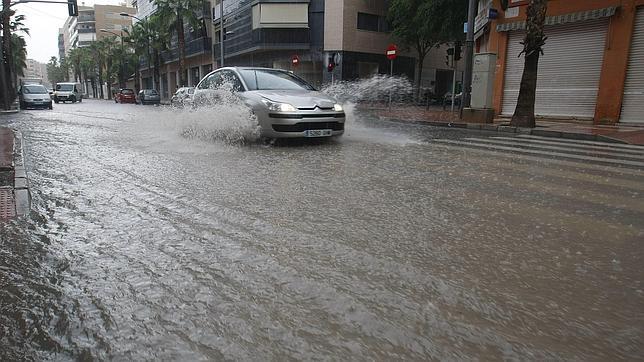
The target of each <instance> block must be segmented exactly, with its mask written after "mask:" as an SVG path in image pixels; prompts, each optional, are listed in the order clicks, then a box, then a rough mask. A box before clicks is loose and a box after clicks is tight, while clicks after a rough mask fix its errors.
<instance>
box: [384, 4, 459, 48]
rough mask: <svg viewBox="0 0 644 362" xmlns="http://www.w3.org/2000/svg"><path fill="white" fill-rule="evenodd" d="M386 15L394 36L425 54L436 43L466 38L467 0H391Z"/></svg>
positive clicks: (436, 44) (405, 44)
mask: <svg viewBox="0 0 644 362" xmlns="http://www.w3.org/2000/svg"><path fill="white" fill-rule="evenodd" d="M387 19H388V21H389V23H390V24H391V26H392V28H393V35H394V38H396V39H398V41H400V42H401V43H402V44H403V45H404V46H407V47H410V48H414V49H415V50H416V51H417V52H418V55H419V56H422V57H424V55H426V54H427V53H428V52H429V50H430V49H431V48H433V47H435V46H438V45H440V44H443V43H448V42H453V41H456V40H462V39H464V34H463V23H464V22H465V21H467V0H456V1H455V0H392V1H391V4H390V6H389V12H388V16H387Z"/></svg>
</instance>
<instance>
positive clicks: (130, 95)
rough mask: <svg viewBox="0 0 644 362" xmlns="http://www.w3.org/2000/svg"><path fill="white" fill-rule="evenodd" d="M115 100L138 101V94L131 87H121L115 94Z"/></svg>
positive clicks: (122, 101)
mask: <svg viewBox="0 0 644 362" xmlns="http://www.w3.org/2000/svg"><path fill="white" fill-rule="evenodd" d="M114 102H116V103H136V95H135V94H134V90H132V89H130V88H122V89H119V91H118V92H116V94H115V95H114Z"/></svg>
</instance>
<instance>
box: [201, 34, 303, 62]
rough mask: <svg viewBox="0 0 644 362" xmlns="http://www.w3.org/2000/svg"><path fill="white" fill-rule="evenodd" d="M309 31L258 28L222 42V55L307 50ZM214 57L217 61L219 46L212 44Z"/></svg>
mask: <svg viewBox="0 0 644 362" xmlns="http://www.w3.org/2000/svg"><path fill="white" fill-rule="evenodd" d="M310 39H311V35H310V30H309V29H308V28H298V29H284V28H260V29H254V30H252V31H251V32H250V34H249V33H244V34H241V35H239V36H236V37H233V38H231V39H227V40H225V41H224V47H225V49H224V53H225V54H226V56H229V55H230V56H233V55H238V54H242V53H244V52H245V51H249V49H255V48H259V49H275V50H278V49H285V50H289V49H308V48H309V47H310V42H311V40H310ZM213 48H214V53H213V54H214V57H215V59H219V57H220V53H221V51H220V47H219V44H218V43H217V44H214V46H213Z"/></svg>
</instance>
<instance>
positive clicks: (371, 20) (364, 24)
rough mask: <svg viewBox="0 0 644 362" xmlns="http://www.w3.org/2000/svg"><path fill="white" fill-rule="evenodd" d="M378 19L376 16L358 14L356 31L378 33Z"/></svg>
mask: <svg viewBox="0 0 644 362" xmlns="http://www.w3.org/2000/svg"><path fill="white" fill-rule="evenodd" d="M379 18H380V17H379V16H378V15H373V14H366V13H358V29H360V30H369V31H378V29H379V27H378V24H379V23H380V20H379Z"/></svg>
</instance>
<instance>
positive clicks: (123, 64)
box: [101, 29, 125, 88]
mask: <svg viewBox="0 0 644 362" xmlns="http://www.w3.org/2000/svg"><path fill="white" fill-rule="evenodd" d="M101 32H103V33H108V34H112V35H114V36H118V37H119V38H121V53H122V54H121V55H122V57H121V76H120V77H119V87H120V88H125V80H124V78H125V62H124V61H123V58H125V47H124V46H123V30H121V35H119V34H116V33H114V32H111V31H109V30H107V29H101Z"/></svg>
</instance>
